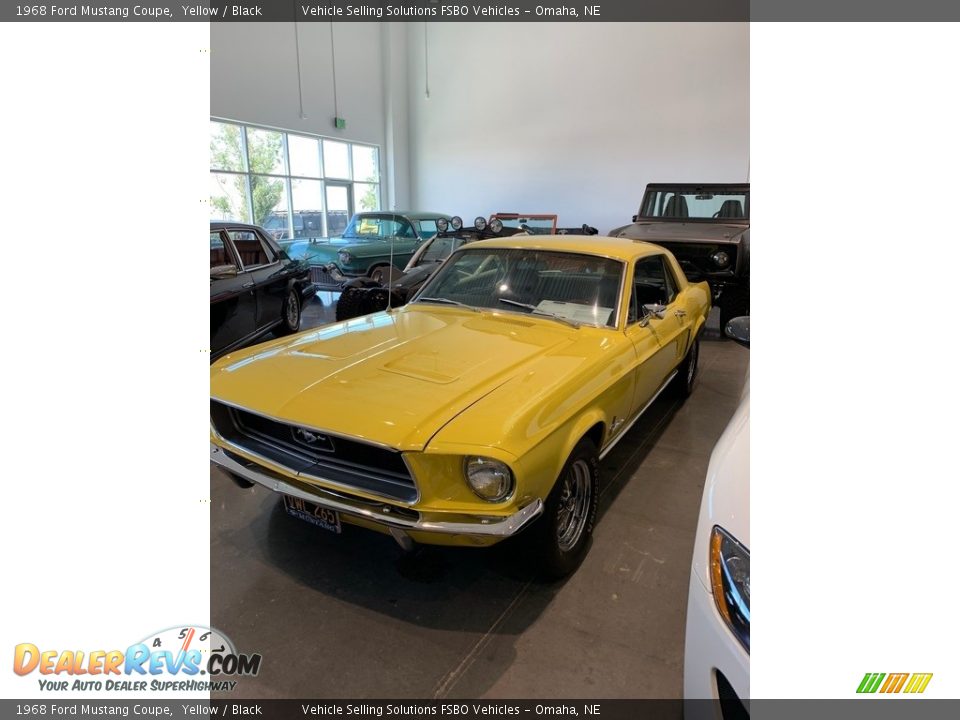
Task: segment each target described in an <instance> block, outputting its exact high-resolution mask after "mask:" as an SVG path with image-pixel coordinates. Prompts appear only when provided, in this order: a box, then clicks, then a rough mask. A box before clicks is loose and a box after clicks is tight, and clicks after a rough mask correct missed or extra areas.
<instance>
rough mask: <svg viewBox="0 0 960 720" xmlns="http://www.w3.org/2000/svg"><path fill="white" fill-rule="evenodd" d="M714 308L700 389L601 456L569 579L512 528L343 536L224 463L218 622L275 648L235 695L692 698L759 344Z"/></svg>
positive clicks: (655, 409)
mask: <svg viewBox="0 0 960 720" xmlns="http://www.w3.org/2000/svg"><path fill="white" fill-rule="evenodd" d="M335 297H336V296H330V295H329V294H322V295H321V296H320V297H318V299H316V300H314V301H313V302H312V303H311V304H310V306H309V307H308V308H307V309H306V310H305V313H304V328H306V327H309V326H312V325H318V324H323V323H326V322H330V320H332V312H331V308H332V305H333V302H335ZM711 323H712V324H711V326H710V327H711V328H712V330H708V334H707V336H706V338H705V340H704V342H703V344H702V348H701V358H700V362H701V368H700V379H699V384H698V386H697V387H696V389H695V391H694V393H693V396H692V397H691V398H690V399H689V400H688V401H687V402H686V403H685V404H683V405H679V404H678V403H677V402H676V401H674V400H672V399H671V400H667V399H660V400H658V401H657V402H656V403H654V405H653V406H652V407H651V408H650V409H649V410H648V411H647V413H646V414H645V415H644V417H643V418H641V420H640V422H638V423H637V425H636V426H634V428H633V429H632V430H630V432H629V433H628V435H627V436H625V438H624V440H623V441H622V442H621V443H620V444H619V445H618V446H617V447H616V448H615V449H614V450H613V451H612V452H611V453H610V454H609V455H608V456H607V457H606V458H605V459H604V461H603V463H602V466H601V473H602V474H601V481H602V483H603V490H602V493H603V494H602V496H601V500H600V515H599V519H598V523H597V527H596V529H595V531H594V538H593V546H592V547H591V549H590V552H589V554H588V555H587V558H586V560H585V561H584V563H583V565H582V566H581V568H580V569H579V570H578V571H577V572H576V573H575V574H574V575H573V576H572V577H570V578H569V579H567V580H566V581H563V582H556V583H545V582H542V581H539V580H536V579H534V578H533V577H532V574H531V572H530V570H529V568H527V567H526V566H525V565H524V563H523V558H522V557H520V556H518V553H515V552H512V549H513V547H514V545H513V544H511V543H504V544H502V545H500V546H497V547H495V548H492V549H490V550H477V549H448V548H434V547H428V548H424V549H423V550H422V551H421V552H419V553H418V554H415V555H413V556H404V554H403V552H402V551H401V550H400V548H399V547H398V546H397V545H396V543H395V542H394V541H393V540H392V539H391V538H390V537H388V536H383V535H379V534H377V533H373V532H368V531H364V530H361V529H358V528H354V527H351V526H349V525H347V526H344V529H343V534H342V535H339V536H337V535H333V534H331V533H328V532H326V531H324V530H322V529H319V528H316V527H313V526H311V525H308V524H306V523H304V522H301V521H298V520H295V519H293V518H289V517H287V516H286V515H285V513H284V511H283V507H282V503H281V502H280V500H279V497H278V496H277V495H274V494H272V493H270V492H268V491H266V490H264V489H263V488H259V487H258V488H255V489H253V490H241V489H239V488H238V487H237V486H236V485H234V484H233V482H231V481H230V480H229V479H228V478H227V477H226V476H224V475H222V474H221V473H220V472H219V471H218V470H212V472H211V492H212V501H213V502H212V511H211V539H210V544H211V547H210V557H211V560H210V563H211V624H212V625H213V626H214V627H216V628H218V629H220V630H222V631H224V632H225V633H226V634H227V635H228V636H230V638H231V639H232V640H233V642H234V644H235V645H236V646H237V649H238V650H239V651H240V652H259V653H261V654H262V655H263V665H262V667H261V671H260V674H259V676H258V677H256V678H248V679H243V680H241V682H240V683H239V684H238V686H237V688H236V690H235V691H234V692H233V693H230V694H228V695H224V697H235V698H271V697H298V698H344V699H349V698H352V699H361V698H444V697H450V698H479V697H488V698H508V697H512V698H522V697H527V698H530V697H533V698H557V699H562V698H615V697H667V698H674V697H680V696H681V694H682V689H683V634H684V615H685V609H686V602H687V583H688V581H689V577H690V559H691V553H692V551H693V533H694V527H695V525H696V520H697V513H698V510H699V505H700V495H701V491H702V488H703V481H704V475H705V473H706V470H707V462H708V460H709V458H710V452H711V450H712V449H713V445H714V443H715V442H716V440H717V438H718V437H719V436H720V433H721V432H722V431H723V429H724V427H725V425H726V423H727V421H728V420H729V418H730V416H731V415H732V414H733V411H734V409H735V408H736V406H737V403H738V400H739V396H740V391H741V388H742V386H743V382H744V378H745V374H746V370H747V365H748V358H749V351H748V350H746V349H744V348H742V347H740V346H738V345H736V344H735V343H733V342H730V341H722V340H720V339H719V334H718V332H717V330H716V324H717V318H716V310H715V311H714V315H713V316H712V318H711Z"/></svg>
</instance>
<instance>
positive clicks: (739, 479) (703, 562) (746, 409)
mask: <svg viewBox="0 0 960 720" xmlns="http://www.w3.org/2000/svg"><path fill="white" fill-rule="evenodd" d="M715 525H719V526H720V527H722V528H723V529H724V530H726V531H727V532H728V533H729V534H730V535H732V536H733V537H734V538H736V539H737V541H738V542H739V543H740V544H741V545H743V546H744V547H746V548H747V549H748V550H749V548H750V378H749V375H748V376H747V385H746V387H745V388H744V391H743V395H742V398H741V401H740V406H739V407H738V408H737V410H736V412H735V413H734V414H733V417H732V418H731V419H730V422H729V424H728V425H727V427H726V429H725V430H724V431H723V435H721V436H720V439H719V440H718V441H717V444H716V446H715V447H714V448H713V454H712V455H711V456H710V465H709V467H708V468H707V479H706V482H705V484H704V488H703V500H702V502H701V504H700V519H699V520H698V521H697V538H696V541H695V545H694V550H693V572H694V573H695V574H696V575H697V577H699V578H700V582H702V583H703V586H704V587H705V588H706V589H707V590H708V591H709V590H710V575H709V566H708V564H709V552H710V533H711V532H712V530H713V527H714V526H715Z"/></svg>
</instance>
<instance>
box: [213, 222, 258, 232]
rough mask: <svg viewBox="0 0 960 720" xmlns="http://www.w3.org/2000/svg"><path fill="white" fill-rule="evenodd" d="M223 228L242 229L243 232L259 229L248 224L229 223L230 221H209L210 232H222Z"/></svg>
mask: <svg viewBox="0 0 960 720" xmlns="http://www.w3.org/2000/svg"><path fill="white" fill-rule="evenodd" d="M225 228H243V229H245V230H260V229H261V228H260V226H259V225H251V224H250V223H242V222H231V221H230V220H211V221H210V229H211V230H224V229H225Z"/></svg>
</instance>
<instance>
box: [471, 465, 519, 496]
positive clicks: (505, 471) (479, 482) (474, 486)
mask: <svg viewBox="0 0 960 720" xmlns="http://www.w3.org/2000/svg"><path fill="white" fill-rule="evenodd" d="M463 474H464V475H465V476H466V478H467V484H468V485H469V486H470V489H471V490H473V492H474V493H476V494H477V496H478V497H480V498H483V499H484V500H487V501H489V502H499V501H500V500H503V499H504V498H506V497H507V496H509V495H510V493H512V492H513V473H512V472H510V468H509V467H507V466H506V464H504V463H502V462H500V461H499V460H494V459H493V458H487V457H468V458H467V459H466V460H465V461H464V464H463Z"/></svg>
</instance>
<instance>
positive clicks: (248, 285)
mask: <svg viewBox="0 0 960 720" xmlns="http://www.w3.org/2000/svg"><path fill="white" fill-rule="evenodd" d="M253 286H254V282H253V281H252V280H251V281H250V282H248V283H244V284H243V285H241V286H240V287H241V288H243V289H244V290H246V289H247V288H252V287H253Z"/></svg>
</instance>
